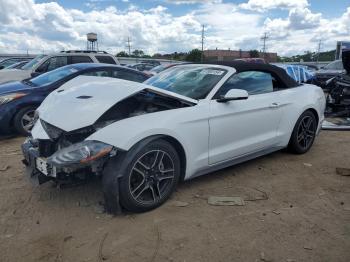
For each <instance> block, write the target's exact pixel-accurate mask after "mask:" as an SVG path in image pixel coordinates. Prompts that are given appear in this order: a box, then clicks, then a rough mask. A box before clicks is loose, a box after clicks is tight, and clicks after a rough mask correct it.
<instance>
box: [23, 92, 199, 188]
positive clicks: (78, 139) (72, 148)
mask: <svg viewBox="0 0 350 262" xmlns="http://www.w3.org/2000/svg"><path fill="white" fill-rule="evenodd" d="M192 105H193V103H189V102H186V101H183V100H181V99H178V98H173V97H170V96H167V95H164V94H159V93H157V92H155V91H150V90H142V91H140V92H137V93H135V94H134V95H132V96H129V97H127V98H125V99H123V100H121V101H118V102H117V103H115V104H114V105H112V106H111V107H110V108H109V109H107V110H106V111H105V112H103V113H102V114H101V115H100V116H99V117H98V118H97V119H96V120H95V122H94V123H93V124H91V125H89V126H86V127H83V128H79V129H75V130H73V131H64V130H63V129H61V128H59V127H57V126H55V125H53V124H51V123H48V122H47V121H45V120H43V119H41V118H40V117H39V119H38V120H37V121H39V123H38V125H36V126H35V127H34V129H33V134H34V136H33V138H28V139H27V140H26V141H25V142H24V144H23V145H22V151H23V155H24V158H25V159H24V161H23V162H24V164H25V165H26V167H27V168H26V169H27V173H28V175H29V177H30V178H31V179H32V180H34V181H36V184H42V183H44V182H46V181H49V180H56V181H67V180H68V181H70V180H78V181H79V180H82V179H85V178H86V176H88V175H90V174H92V175H95V176H100V175H101V174H102V172H103V169H104V167H105V164H106V163H107V161H108V160H109V159H110V158H111V157H114V156H116V155H117V148H115V147H113V146H112V145H109V144H106V143H103V142H100V141H95V140H89V139H87V138H88V137H90V136H91V135H92V134H94V133H95V132H97V131H98V130H100V129H103V128H105V127H106V126H109V125H111V124H112V123H114V122H116V121H120V120H123V119H126V118H131V117H136V118H137V116H141V115H144V114H150V113H156V112H160V111H166V110H171V109H177V108H184V107H188V106H192ZM39 114H40V113H39ZM53 120H54V119H53ZM66 121H79V119H67V120H66ZM53 122H54V121H53ZM37 129H40V132H39V133H41V134H45V136H46V135H47V139H43V136H36V135H35V134H36V132H37ZM38 137H40V138H38ZM118 151H120V153H122V150H121V149H118ZM116 157H117V156H116Z"/></svg>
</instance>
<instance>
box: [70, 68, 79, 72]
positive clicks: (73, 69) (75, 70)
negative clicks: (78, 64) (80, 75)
mask: <svg viewBox="0 0 350 262" xmlns="http://www.w3.org/2000/svg"><path fill="white" fill-rule="evenodd" d="M70 71H71V72H72V73H75V72H78V70H77V69H75V68H71V69H70Z"/></svg>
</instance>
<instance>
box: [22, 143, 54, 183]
mask: <svg viewBox="0 0 350 262" xmlns="http://www.w3.org/2000/svg"><path fill="white" fill-rule="evenodd" d="M22 153H23V157H24V159H23V161H22V162H23V164H24V165H25V173H26V175H27V177H28V178H29V179H30V180H31V182H32V183H33V184H39V185H40V184H43V183H45V182H47V181H49V180H51V179H54V178H55V177H56V174H55V172H50V173H48V174H43V173H42V172H40V171H39V170H38V169H37V165H36V161H37V159H38V157H39V150H38V147H37V145H36V144H35V141H34V140H32V139H29V138H28V139H27V140H26V141H25V142H24V143H23V144H22Z"/></svg>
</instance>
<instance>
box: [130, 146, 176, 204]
mask: <svg viewBox="0 0 350 262" xmlns="http://www.w3.org/2000/svg"><path fill="white" fill-rule="evenodd" d="M174 178H175V167H174V163H173V160H172V158H171V157H170V155H169V154H167V153H166V152H165V151H162V150H152V151H149V152H147V153H145V154H144V155H142V156H141V157H140V158H139V159H138V160H137V161H136V162H135V164H134V166H133V168H132V170H131V174H130V177H129V187H130V192H131V195H132V197H133V198H134V199H135V200H136V201H138V202H141V203H144V204H150V203H156V202H158V201H160V199H162V197H164V195H166V192H168V191H169V190H170V188H171V185H172V183H173V182H172V180H173V179H174Z"/></svg>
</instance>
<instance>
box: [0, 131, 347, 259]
mask: <svg viewBox="0 0 350 262" xmlns="http://www.w3.org/2000/svg"><path fill="white" fill-rule="evenodd" d="M22 141H23V138H10V139H6V140H2V141H0V170H2V171H0V261H1V262H5V261H16V262H20V261H25V262H30V261H72V262H73V261H74V262H77V261H133V262H134V261H136V262H137V261H149V262H151V261H158V262H159V261H182V262H183V261H208V262H209V261H289V262H291V261H325V262H326V261H331V262H333V261H344V262H348V261H350V176H341V175H338V174H337V173H336V171H335V169H336V168H337V167H342V168H350V161H349V160H350V159H349V157H350V132H331V131H328V132H326V131H324V132H322V133H321V135H320V136H319V137H318V139H317V140H316V143H315V145H314V146H313V148H312V150H311V151H310V152H309V153H307V154H305V155H300V156H298V155H292V154H289V153H286V152H283V151H282V152H277V153H274V154H271V155H268V156H265V157H262V158H259V159H256V160H252V161H250V162H247V163H244V164H241V165H238V166H235V167H231V168H227V169H225V170H222V171H219V172H215V173H212V174H210V175H207V176H204V177H201V178H197V179H194V180H192V181H188V182H185V183H183V184H181V185H180V186H179V187H178V190H177V192H175V194H174V195H173V196H172V198H171V199H170V200H169V201H168V202H167V203H166V204H164V205H163V206H161V207H160V208H158V209H156V210H154V211H152V212H148V213H144V214H124V215H120V216H115V217H114V216H111V215H109V214H106V213H103V208H102V206H101V204H100V203H101V202H102V201H103V197H102V192H101V184H100V181H99V180H95V181H92V182H90V183H88V184H85V185H82V186H79V187H72V188H64V189H58V188H56V187H54V186H53V183H51V182H50V183H46V184H44V185H42V186H40V187H34V186H33V185H31V184H30V182H29V181H28V180H27V179H26V178H25V177H24V176H23V165H22V164H21V159H22V156H21V152H20V149H19V146H20V144H21V143H22ZM265 193H266V194H265ZM209 196H239V197H242V198H243V199H245V205H244V206H211V205H208V203H207V198H208V197H209ZM179 201H181V202H179ZM182 202H184V203H182ZM187 204H188V205H187Z"/></svg>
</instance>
